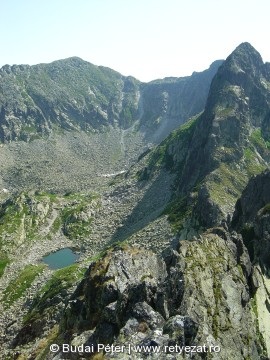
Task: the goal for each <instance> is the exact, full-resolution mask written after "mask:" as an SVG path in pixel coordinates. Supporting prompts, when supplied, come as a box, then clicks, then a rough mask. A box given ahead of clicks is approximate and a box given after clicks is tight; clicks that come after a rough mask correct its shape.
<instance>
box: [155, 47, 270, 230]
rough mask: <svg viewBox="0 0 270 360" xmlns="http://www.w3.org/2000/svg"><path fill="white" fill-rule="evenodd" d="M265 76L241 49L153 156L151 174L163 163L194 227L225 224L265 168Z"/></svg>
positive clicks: (269, 100) (252, 54) (249, 50)
mask: <svg viewBox="0 0 270 360" xmlns="http://www.w3.org/2000/svg"><path fill="white" fill-rule="evenodd" d="M269 76H270V74H269V66H268V64H264V63H263V62H262V59H261V56H260V55H259V53H258V52H257V51H256V50H255V49H254V48H253V47H252V46H251V45H250V44H248V43H243V44H241V45H239V47H238V48H236V50H235V51H234V52H233V53H232V54H231V55H230V56H229V57H228V58H227V59H226V61H225V62H224V63H223V64H222V65H221V66H220V68H219V69H218V71H217V74H216V75H215V77H214V79H213V81H212V84H211V87H210V91H209V96H208V99H207V102H206V107H205V111H204V112H203V113H202V114H201V115H200V116H198V117H196V118H194V119H193V120H192V121H190V122H189V123H187V124H186V125H185V126H184V127H183V128H180V129H179V130H176V131H175V132H174V133H172V135H170V137H168V138H167V139H166V140H165V141H164V142H163V143H161V145H160V146H159V148H158V149H157V150H156V153H155V154H154V156H153V158H152V164H151V163H150V168H151V166H152V167H153V166H154V164H155V162H156V163H158V164H160V163H163V164H164V165H165V166H166V167H167V168H169V169H171V170H172V171H174V172H175V173H176V175H177V178H176V182H175V187H176V194H177V195H178V196H179V198H180V200H181V201H182V203H183V206H184V205H185V204H187V203H191V202H193V204H194V207H193V209H194V211H193V215H194V219H193V220H194V221H193V225H194V224H195V223H196V222H199V223H200V224H201V225H202V226H204V227H206V228H207V227H209V226H215V225H217V224H219V223H220V222H221V221H224V220H226V219H227V216H228V215H232V212H233V209H234V204H235V202H236V200H237V198H238V197H239V196H240V194H241V192H242V190H243V189H244V187H245V185H246V184H247V182H248V180H249V178H250V176H252V175H254V174H258V173H260V172H261V171H262V170H264V169H265V168H267V166H268V164H269V155H270V152H269V147H270V146H269V138H268V130H266V129H267V127H268V126H269V109H270V87H269ZM183 206H182V207H183ZM187 226H189V227H190V226H192V224H190V223H189V225H187ZM184 236H186V233H185V235H184Z"/></svg>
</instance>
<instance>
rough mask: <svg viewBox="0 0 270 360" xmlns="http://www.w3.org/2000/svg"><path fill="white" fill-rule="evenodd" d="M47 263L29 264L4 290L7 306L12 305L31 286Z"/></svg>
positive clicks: (4, 300)
mask: <svg viewBox="0 0 270 360" xmlns="http://www.w3.org/2000/svg"><path fill="white" fill-rule="evenodd" d="M44 268H45V265H27V266H26V267H25V268H24V269H23V270H22V271H21V273H20V274H19V276H18V277H17V278H16V279H15V280H13V281H12V282H11V283H10V284H9V285H8V287H7V288H6V290H5V291H4V296H3V302H4V306H5V308H8V307H10V306H11V305H12V304H13V303H14V302H15V301H16V300H18V299H19V298H20V297H21V296H22V295H23V293H24V292H25V291H26V290H27V289H28V288H29V287H30V286H31V284H32V282H33V281H34V280H35V278H36V277H37V276H38V275H39V274H41V272H42V271H43V269H44Z"/></svg>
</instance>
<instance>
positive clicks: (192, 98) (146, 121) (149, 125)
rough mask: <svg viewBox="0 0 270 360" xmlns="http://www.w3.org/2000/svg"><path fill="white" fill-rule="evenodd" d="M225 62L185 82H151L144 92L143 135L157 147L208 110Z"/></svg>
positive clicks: (172, 80)
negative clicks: (210, 94) (213, 86)
mask: <svg viewBox="0 0 270 360" xmlns="http://www.w3.org/2000/svg"><path fill="white" fill-rule="evenodd" d="M222 62H223V61H221V60H217V61H215V62H214V63H213V64H211V66H210V67H209V69H208V70H205V71H203V72H194V73H193V74H192V75H191V76H187V77H184V78H165V79H163V80H156V81H152V82H150V83H148V84H146V86H144V87H143V88H142V108H143V113H142V118H141V121H140V124H141V129H142V131H145V133H146V137H147V139H149V140H150V141H152V142H155V143H158V142H160V141H161V140H163V139H164V138H165V137H166V136H167V135H168V134H169V133H170V132H171V131H172V130H174V129H176V128H177V127H178V126H179V125H181V124H183V123H184V122H186V120H187V119H189V118H190V117H191V116H193V115H195V114H198V113H199V112H201V111H202V110H203V109H204V107H205V102H206V99H207V95H208V91H209V87H210V84H211V81H212V79H213V77H214V75H215V74H216V72H217V70H218V68H219V66H220V65H221V64H222Z"/></svg>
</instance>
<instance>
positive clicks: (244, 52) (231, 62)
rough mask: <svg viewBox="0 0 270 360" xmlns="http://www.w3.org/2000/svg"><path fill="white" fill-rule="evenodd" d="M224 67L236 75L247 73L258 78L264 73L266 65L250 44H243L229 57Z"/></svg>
mask: <svg viewBox="0 0 270 360" xmlns="http://www.w3.org/2000/svg"><path fill="white" fill-rule="evenodd" d="M224 65H227V66H229V68H230V70H233V72H234V73H239V72H242V73H243V72H245V73H249V74H250V75H251V76H257V75H259V73H260V72H262V68H263V67H264V63H263V60H262V57H261V55H260V54H259V52H258V51H257V50H256V49H255V48H254V47H253V46H252V45H250V44H249V43H248V42H243V43H242V44H240V45H239V46H237V48H236V49H235V50H234V51H233V52H232V53H231V55H229V56H228V58H227V59H226V61H225V63H224Z"/></svg>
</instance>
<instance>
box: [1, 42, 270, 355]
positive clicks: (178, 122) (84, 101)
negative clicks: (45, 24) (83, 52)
mask: <svg viewBox="0 0 270 360" xmlns="http://www.w3.org/2000/svg"><path fill="white" fill-rule="evenodd" d="M0 105H1V106H0V109H1V111H0V140H1V144H0V162H1V169H0V188H1V193H0V324H1V330H0V359H4V360H8V359H19V360H26V359H33V360H34V359H38V360H42V359H48V360H58V359H59V360H60V359H93V360H94V359H96V360H98V359H122V360H124V359H136V360H137V359H138V360H140V359H147V358H148V359H161V360H162V359H164V360H165V359H170V360H173V359H175V360H178V359H179V360H181V359H222V360H235V359H243V360H249V359H252V360H253V359H255V360H256V359H258V360H263V359H268V358H270V326H269V324H270V315H269V312H270V297H269V294H270V282H269V275H270V270H269V269H270V261H269V257H270V252H269V251H270V245H269V241H270V240H269V239H270V225H269V224H270V223H269V219H270V217H269V214H270V185H269V184H270V183H269V180H270V170H269V162H270V130H269V129H270V64H269V63H264V62H263V61H262V58H261V56H260V54H259V53H258V52H257V51H256V50H255V49H254V48H253V47H252V46H251V45H250V44H249V43H242V44H240V45H239V46H238V47H237V48H236V49H235V50H234V51H233V52H232V54H230V55H229V56H228V58H227V59H226V60H225V61H220V60H218V61H216V62H214V63H213V64H212V65H211V66H210V67H209V69H208V70H205V71H203V72H201V73H196V72H194V73H193V74H192V75H191V76H187V77H184V78H165V79H160V80H155V81H152V82H150V83H141V82H140V81H138V80H136V79H135V78H133V77H131V76H129V77H125V76H122V75H121V74H119V73H117V72H115V71H113V70H111V69H108V68H105V67H101V66H95V65H92V64H90V63H88V62H85V61H83V60H81V59H79V58H76V57H74V58H70V59H66V60H60V61H55V62H53V63H51V64H40V65H35V66H28V65H19V66H17V65H14V66H8V65H5V66H4V67H3V68H2V69H1V70H0ZM60 249H62V250H64V249H65V250H67V249H68V250H69V251H70V252H71V253H73V254H75V255H76V256H75V257H74V258H75V259H77V260H76V261H75V262H74V260H73V261H71V263H70V264H69V265H63V266H60V263H61V259H60V258H59V256H60V255H59V254H60V253H59V252H58V250H60ZM52 254H53V255H54V256H55V257H56V258H57V256H58V258H57V259H58V260H55V264H54V265H55V266H54V267H52V266H48V265H47V264H46V263H45V262H44V256H46V255H52Z"/></svg>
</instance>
